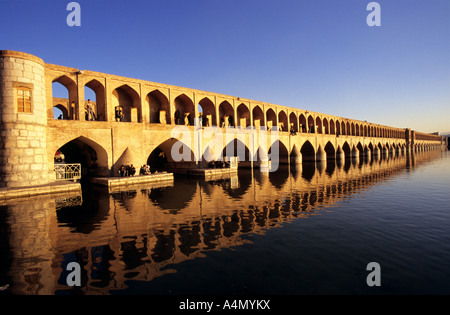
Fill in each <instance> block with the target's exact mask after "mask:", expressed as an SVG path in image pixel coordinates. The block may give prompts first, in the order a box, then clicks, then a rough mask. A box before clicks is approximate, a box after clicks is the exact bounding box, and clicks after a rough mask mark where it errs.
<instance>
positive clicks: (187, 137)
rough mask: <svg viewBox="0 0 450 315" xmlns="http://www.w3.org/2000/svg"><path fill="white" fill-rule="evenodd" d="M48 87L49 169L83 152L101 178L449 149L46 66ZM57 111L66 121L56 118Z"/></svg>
mask: <svg viewBox="0 0 450 315" xmlns="http://www.w3.org/2000/svg"><path fill="white" fill-rule="evenodd" d="M55 82H57V83H60V84H61V85H63V86H64V87H65V88H66V89H67V91H68V98H67V99H58V98H53V91H52V88H53V86H54V83H55ZM45 86H46V95H47V96H46V97H47V102H46V103H47V118H48V123H47V147H48V160H49V163H53V155H54V153H55V152H56V151H57V150H62V151H65V152H64V153H65V154H66V157H67V158H68V159H69V160H70V159H73V160H77V159H78V160H79V159H80V158H81V156H80V155H84V156H85V160H84V163H85V164H86V168H87V169H88V171H89V172H91V173H95V174H96V175H97V176H111V175H117V172H118V169H119V167H120V166H121V165H124V164H134V165H136V166H140V165H142V164H147V163H148V164H153V165H155V164H157V165H160V164H161V163H163V162H162V161H160V160H158V159H161V157H164V158H165V159H166V160H165V166H166V167H177V168H186V167H187V168H190V167H198V166H204V165H205V163H206V162H208V161H209V160H211V159H220V158H221V157H224V156H235V155H238V156H239V161H240V162H239V163H240V164H239V165H240V166H255V165H261V164H264V163H265V161H267V160H271V161H272V164H273V162H274V161H276V162H277V163H301V162H302V161H325V160H329V159H340V158H350V157H352V158H361V157H373V156H380V155H382V154H395V152H402V151H403V152H405V151H406V150H415V151H424V150H430V149H433V148H436V147H442V146H443V143H442V138H441V137H440V136H438V135H433V134H425V133H419V132H416V131H412V130H410V129H408V128H395V127H389V126H384V125H379V124H374V123H370V122H367V121H359V120H354V119H349V118H343V117H337V116H333V115H328V114H323V113H318V112H312V111H308V110H302V109H297V108H290V107H286V106H280V105H275V104H269V103H264V102H259V101H254V100H250V99H243V98H240V97H233V96H228V95H222V94H217V93H211V92H205V91H200V90H195V89H189V88H183V87H178V86H171V85H166V84H160V83H155V82H149V81H144V80H138V79H132V78H125V77H120V76H116V75H110V74H105V73H99V72H94V71H87V70H83V71H80V70H78V69H75V68H68V67H64V66H58V65H52V64H45ZM87 89H89V90H90V92H91V94H92V95H95V99H93V100H92V101H91V103H90V105H89V106H90V107H91V109H92V112H93V115H92V117H94V118H91V117H90V116H89V115H87V113H86V105H87V102H86V98H87V97H85V91H88V90H87ZM53 107H57V108H59V109H61V112H62V117H61V118H63V119H54V117H53V115H54V114H53ZM119 111H120V115H118V113H119ZM176 145H178V147H177V148H176V149H175V150H174V146H176ZM275 147H276V150H274V148H275ZM70 152H75V153H74V154H75V155H77V154H78V156H71V155H72V153H70ZM80 152H82V153H80ZM174 152H175V153H177V155H178V153H179V155H180V156H181V159H180V157H179V156H178V157H175V156H173V155H174ZM67 155H69V156H67ZM86 156H88V158H87V159H86ZM49 169H51V165H49Z"/></svg>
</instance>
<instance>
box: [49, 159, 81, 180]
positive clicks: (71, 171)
mask: <svg viewBox="0 0 450 315" xmlns="http://www.w3.org/2000/svg"><path fill="white" fill-rule="evenodd" d="M55 174H56V180H73V181H76V180H77V179H80V178H81V164H79V163H78V164H55Z"/></svg>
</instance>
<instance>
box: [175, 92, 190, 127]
mask: <svg viewBox="0 0 450 315" xmlns="http://www.w3.org/2000/svg"><path fill="white" fill-rule="evenodd" d="M174 104H175V113H174V118H175V124H177V125H186V126H193V125H194V119H195V109H194V102H193V101H192V99H191V98H190V97H189V96H187V95H186V94H184V93H182V94H180V95H178V96H177V97H176V98H175V100H174Z"/></svg>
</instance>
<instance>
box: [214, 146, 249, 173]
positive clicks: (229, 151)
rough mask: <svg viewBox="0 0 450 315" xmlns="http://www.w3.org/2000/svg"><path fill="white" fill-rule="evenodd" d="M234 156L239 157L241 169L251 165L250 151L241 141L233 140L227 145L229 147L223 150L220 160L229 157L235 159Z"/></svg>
mask: <svg viewBox="0 0 450 315" xmlns="http://www.w3.org/2000/svg"><path fill="white" fill-rule="evenodd" d="M234 156H237V157H238V159H239V161H238V166H239V167H248V166H250V165H251V161H250V156H251V155H250V150H249V148H248V147H247V146H246V145H245V144H244V143H243V142H242V141H241V140H239V139H233V140H231V141H230V142H228V143H227V145H226V146H225V147H224V148H223V150H222V154H221V156H220V159H221V160H224V159H226V158H228V157H234Z"/></svg>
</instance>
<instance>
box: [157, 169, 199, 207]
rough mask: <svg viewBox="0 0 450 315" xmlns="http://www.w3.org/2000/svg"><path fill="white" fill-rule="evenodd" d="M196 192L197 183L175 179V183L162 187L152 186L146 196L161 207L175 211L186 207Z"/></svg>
mask: <svg viewBox="0 0 450 315" xmlns="http://www.w3.org/2000/svg"><path fill="white" fill-rule="evenodd" d="M196 192H197V185H192V181H189V180H185V179H181V178H180V179H177V182H176V185H174V186H168V187H164V188H152V189H151V190H150V192H149V194H148V198H149V199H150V200H151V201H153V202H154V203H155V204H157V205H158V206H159V207H160V208H161V209H165V210H170V212H171V213H174V214H175V213H177V212H179V211H181V210H183V209H184V208H186V207H187V206H188V205H189V203H190V202H191V200H192V199H193V197H194V195H195V194H196Z"/></svg>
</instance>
